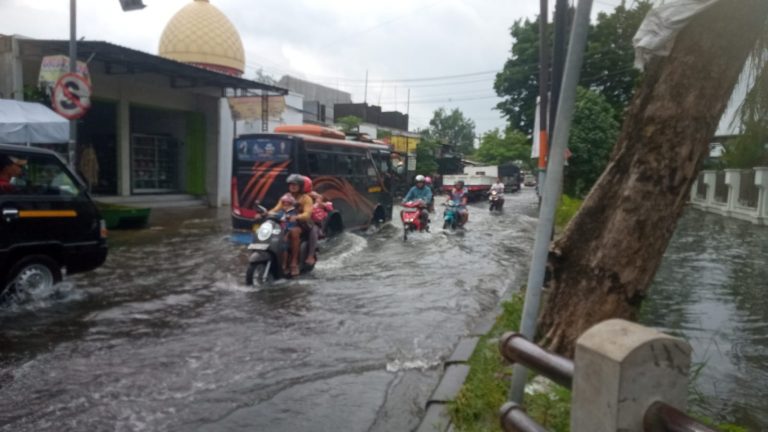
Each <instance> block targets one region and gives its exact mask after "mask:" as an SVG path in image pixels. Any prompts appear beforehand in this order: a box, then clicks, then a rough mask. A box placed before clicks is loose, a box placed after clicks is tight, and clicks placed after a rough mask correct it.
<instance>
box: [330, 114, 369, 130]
mask: <svg viewBox="0 0 768 432" xmlns="http://www.w3.org/2000/svg"><path fill="white" fill-rule="evenodd" d="M362 122H363V119H361V118H360V117H357V116H345V117H339V119H338V120H336V123H338V124H339V125H341V130H342V131H344V133H349V132H357V131H358V130H359V128H360V123H362Z"/></svg>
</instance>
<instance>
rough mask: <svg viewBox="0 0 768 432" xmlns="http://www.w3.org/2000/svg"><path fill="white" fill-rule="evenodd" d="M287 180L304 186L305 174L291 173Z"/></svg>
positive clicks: (289, 182)
mask: <svg viewBox="0 0 768 432" xmlns="http://www.w3.org/2000/svg"><path fill="white" fill-rule="evenodd" d="M285 182H286V183H288V184H291V183H294V184H297V185H299V187H304V176H303V175H301V174H291V175H289V176H288V178H287V179H286V180H285Z"/></svg>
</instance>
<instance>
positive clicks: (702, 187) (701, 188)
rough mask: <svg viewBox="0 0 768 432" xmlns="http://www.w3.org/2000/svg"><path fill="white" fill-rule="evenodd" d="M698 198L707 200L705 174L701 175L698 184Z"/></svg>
mask: <svg viewBox="0 0 768 432" xmlns="http://www.w3.org/2000/svg"><path fill="white" fill-rule="evenodd" d="M696 198H698V199H702V200H705V199H707V184H706V183H704V173H700V174H699V180H698V181H697V182H696Z"/></svg>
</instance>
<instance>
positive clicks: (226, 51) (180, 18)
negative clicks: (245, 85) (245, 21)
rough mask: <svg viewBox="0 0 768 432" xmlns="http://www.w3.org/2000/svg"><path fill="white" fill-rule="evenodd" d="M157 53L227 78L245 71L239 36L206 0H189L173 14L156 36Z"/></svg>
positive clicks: (230, 24) (222, 15) (221, 14)
mask: <svg viewBox="0 0 768 432" xmlns="http://www.w3.org/2000/svg"><path fill="white" fill-rule="evenodd" d="M159 54H160V56H162V57H166V58H169V59H173V60H177V61H180V62H184V63H190V64H194V65H196V66H200V67H203V68H206V69H211V70H215V71H217V72H222V73H226V74H229V75H236V76H240V75H242V74H243V71H245V50H243V41H242V40H241V39H240V34H239V33H238V32H237V29H235V26H234V25H232V22H231V21H229V19H228V18H227V17H226V16H225V15H224V14H223V13H222V12H221V11H220V10H219V9H217V8H216V7H215V6H213V5H211V4H210V3H209V2H208V0H193V1H192V3H190V4H188V5H186V6H184V7H183V8H182V9H181V10H179V11H178V12H176V15H174V16H173V18H171V20H170V21H169V22H168V25H166V26H165V30H163V35H162V36H161V37H160V48H159Z"/></svg>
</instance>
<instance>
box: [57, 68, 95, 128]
mask: <svg viewBox="0 0 768 432" xmlns="http://www.w3.org/2000/svg"><path fill="white" fill-rule="evenodd" d="M51 103H52V105H53V109H54V110H55V111H56V112H57V113H59V114H61V116H62V117H65V118H68V119H70V120H74V119H78V118H80V117H82V116H84V115H85V113H86V112H87V111H88V108H90V107H91V86H90V85H89V84H88V81H87V80H86V78H85V77H83V76H82V75H80V74H77V73H68V74H65V75H62V76H61V78H59V80H58V81H57V82H56V86H55V87H54V88H53V94H52V95H51Z"/></svg>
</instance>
